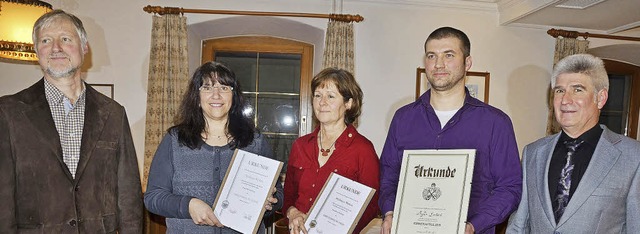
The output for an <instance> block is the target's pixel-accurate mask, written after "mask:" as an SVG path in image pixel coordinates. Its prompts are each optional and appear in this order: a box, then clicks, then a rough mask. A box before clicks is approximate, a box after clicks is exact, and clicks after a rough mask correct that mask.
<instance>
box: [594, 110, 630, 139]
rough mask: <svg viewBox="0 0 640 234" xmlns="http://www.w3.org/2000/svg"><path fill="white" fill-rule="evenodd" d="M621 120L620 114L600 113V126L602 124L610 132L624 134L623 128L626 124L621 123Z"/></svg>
mask: <svg viewBox="0 0 640 234" xmlns="http://www.w3.org/2000/svg"><path fill="white" fill-rule="evenodd" d="M622 120H623V118H622V116H621V115H620V114H615V113H606V112H601V113H600V124H604V125H605V126H607V128H609V129H610V130H611V131H613V132H615V133H618V134H624V133H625V131H624V130H625V129H624V126H626V123H623V122H622Z"/></svg>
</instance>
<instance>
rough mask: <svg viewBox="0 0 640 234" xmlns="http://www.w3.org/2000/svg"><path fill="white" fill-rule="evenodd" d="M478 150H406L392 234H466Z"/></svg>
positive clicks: (394, 211) (397, 193)
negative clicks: (476, 151)
mask: <svg viewBox="0 0 640 234" xmlns="http://www.w3.org/2000/svg"><path fill="white" fill-rule="evenodd" d="M474 161H475V150H405V151H404V155H403V160H402V167H401V169H400V180H399V182H398V190H397V192H396V204H395V209H394V210H393V223H392V225H391V233H399V234H400V233H426V234H437V233H442V234H452V233H459V234H463V233H464V230H465V225H466V223H465V221H466V220H467V209H468V208H469V196H470V194H471V179H472V177H473V166H474Z"/></svg>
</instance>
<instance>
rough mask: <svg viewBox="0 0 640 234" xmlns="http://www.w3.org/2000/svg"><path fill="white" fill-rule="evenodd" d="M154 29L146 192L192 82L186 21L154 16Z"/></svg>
mask: <svg viewBox="0 0 640 234" xmlns="http://www.w3.org/2000/svg"><path fill="white" fill-rule="evenodd" d="M151 30H152V31H151V54H150V58H149V79H148V84H147V115H146V117H147V119H146V122H145V139H144V175H143V181H142V190H143V191H146V188H147V177H148V176H149V167H150V166H151V160H152V159H153V155H154V153H155V151H156V148H157V147H158V144H160V141H161V140H162V137H163V136H164V134H165V133H166V130H167V128H169V127H171V126H172V125H173V121H174V116H175V115H176V113H177V112H178V108H179V106H180V101H181V100H182V95H183V93H184V91H185V90H186V88H187V85H188V83H189V66H188V60H187V18H186V17H184V16H180V15H172V14H167V15H164V16H156V15H154V16H153V25H152V29H151Z"/></svg>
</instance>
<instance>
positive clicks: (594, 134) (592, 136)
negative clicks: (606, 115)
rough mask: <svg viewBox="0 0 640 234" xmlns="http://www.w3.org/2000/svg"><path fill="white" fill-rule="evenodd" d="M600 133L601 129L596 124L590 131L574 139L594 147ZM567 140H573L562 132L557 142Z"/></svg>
mask: <svg viewBox="0 0 640 234" xmlns="http://www.w3.org/2000/svg"><path fill="white" fill-rule="evenodd" d="M602 131H603V129H602V128H601V127H600V125H598V124H596V125H595V126H593V127H592V128H591V129H589V130H587V131H586V132H584V133H582V135H580V136H578V137H577V138H575V139H580V140H583V141H584V142H585V143H587V144H589V145H591V146H593V147H595V146H596V145H597V144H598V141H599V140H600V135H602ZM567 140H573V138H571V137H570V136H569V135H567V134H566V133H565V132H564V131H562V133H561V134H560V140H559V141H560V142H565V141H567Z"/></svg>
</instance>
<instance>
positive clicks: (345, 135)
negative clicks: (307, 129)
mask: <svg viewBox="0 0 640 234" xmlns="http://www.w3.org/2000/svg"><path fill="white" fill-rule="evenodd" d="M319 133H320V127H316V129H315V130H313V132H312V133H311V137H309V142H317V141H318V134H319ZM356 134H358V130H356V128H355V127H354V126H353V124H349V125H347V128H346V129H345V130H344V131H343V132H342V134H340V136H339V137H338V139H336V144H335V145H346V146H348V145H350V144H351V142H352V141H353V139H354V137H355V136H356Z"/></svg>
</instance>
